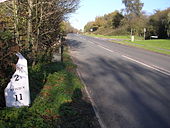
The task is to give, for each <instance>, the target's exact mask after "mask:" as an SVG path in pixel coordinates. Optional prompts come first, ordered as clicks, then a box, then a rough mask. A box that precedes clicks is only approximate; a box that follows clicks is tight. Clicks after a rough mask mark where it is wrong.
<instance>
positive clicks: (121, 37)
mask: <svg viewBox="0 0 170 128" xmlns="http://www.w3.org/2000/svg"><path fill="white" fill-rule="evenodd" d="M85 35H87V36H91V37H101V38H107V39H122V40H130V39H131V36H127V35H125V36H105V35H95V34H85ZM135 38H136V39H137V40H143V38H142V37H139V36H137V37H135Z"/></svg>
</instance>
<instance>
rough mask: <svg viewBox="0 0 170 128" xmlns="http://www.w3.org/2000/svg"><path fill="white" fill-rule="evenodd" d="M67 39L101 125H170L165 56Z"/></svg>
mask: <svg viewBox="0 0 170 128" xmlns="http://www.w3.org/2000/svg"><path fill="white" fill-rule="evenodd" d="M67 42H68V44H69V46H70V50H71V54H72V56H73V57H74V58H75V63H76V64H77V65H78V70H79V72H80V74H81V77H82V79H83V81H84V83H85V84H86V85H87V90H88V91H89V93H90V96H91V98H92V99H93V101H94V102H95V105H96V108H97V112H98V114H99V116H100V118H101V121H102V123H103V124H104V126H105V127H106V128H170V57H169V56H165V55H161V54H157V53H153V52H150V51H146V50H142V49H138V48H133V47H129V46H124V45H120V44H116V43H111V42H109V41H107V40H101V39H96V38H92V37H87V36H83V35H77V34H69V35H68V36H67Z"/></svg>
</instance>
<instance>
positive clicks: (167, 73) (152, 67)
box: [88, 41, 170, 76]
mask: <svg viewBox="0 0 170 128" xmlns="http://www.w3.org/2000/svg"><path fill="white" fill-rule="evenodd" d="M88 42H89V43H91V44H96V45H97V46H99V47H101V48H103V49H105V50H107V51H109V52H111V53H114V51H112V50H110V49H108V48H106V47H104V46H102V45H101V44H99V43H95V42H92V41H88ZM115 52H117V51H115ZM119 53H120V52H119ZM121 56H122V57H124V58H126V59H128V60H131V61H133V62H136V63H138V64H141V65H143V66H146V67H148V68H151V69H153V70H156V71H158V72H160V73H163V74H165V75H168V76H170V71H168V70H166V69H163V68H160V67H158V66H155V65H152V66H151V65H148V64H145V63H143V62H141V61H138V60H136V59H133V58H131V57H128V56H126V55H121Z"/></svg>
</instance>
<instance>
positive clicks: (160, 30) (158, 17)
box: [148, 8, 170, 38]
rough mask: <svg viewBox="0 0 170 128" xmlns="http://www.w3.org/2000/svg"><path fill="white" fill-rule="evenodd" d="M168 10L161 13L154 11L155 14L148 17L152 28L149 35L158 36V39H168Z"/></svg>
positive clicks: (169, 26) (169, 19)
mask: <svg viewBox="0 0 170 128" xmlns="http://www.w3.org/2000/svg"><path fill="white" fill-rule="evenodd" d="M169 15H170V8H168V9H165V10H163V11H160V10H155V14H153V15H152V16H150V19H149V23H148V24H149V25H150V26H151V27H152V30H150V33H152V34H154V35H157V36H159V38H168V37H169V31H170V24H169V23H170V18H169Z"/></svg>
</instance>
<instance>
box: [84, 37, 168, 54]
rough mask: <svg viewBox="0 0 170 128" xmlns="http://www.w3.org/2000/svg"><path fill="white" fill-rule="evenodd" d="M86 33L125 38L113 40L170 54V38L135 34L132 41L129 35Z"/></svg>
mask: <svg viewBox="0 0 170 128" xmlns="http://www.w3.org/2000/svg"><path fill="white" fill-rule="evenodd" d="M86 35H87V36H92V37H101V38H109V39H124V40H113V41H112V42H115V43H120V44H123V45H129V46H134V47H139V48H143V49H147V50H150V51H154V52H158V53H162V54H166V55H170V39H154V40H142V37H136V36H135V40H136V41H134V42H131V41H130V37H129V36H103V35H94V34H86Z"/></svg>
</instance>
